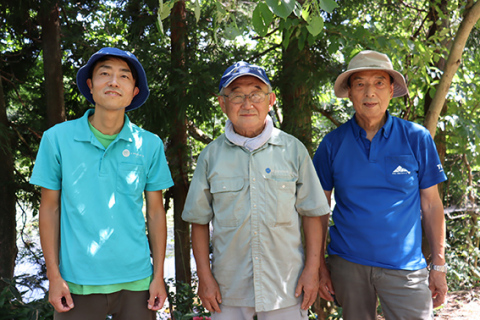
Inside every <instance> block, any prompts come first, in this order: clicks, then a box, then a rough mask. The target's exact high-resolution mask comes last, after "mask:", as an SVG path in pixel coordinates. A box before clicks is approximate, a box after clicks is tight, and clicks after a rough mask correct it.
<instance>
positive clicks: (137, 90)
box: [133, 87, 140, 97]
mask: <svg viewBox="0 0 480 320" xmlns="http://www.w3.org/2000/svg"><path fill="white" fill-rule="evenodd" d="M139 92H140V89H138V87H135V89H134V90H133V96H134V97H135V96H136V95H137V94H138V93H139Z"/></svg>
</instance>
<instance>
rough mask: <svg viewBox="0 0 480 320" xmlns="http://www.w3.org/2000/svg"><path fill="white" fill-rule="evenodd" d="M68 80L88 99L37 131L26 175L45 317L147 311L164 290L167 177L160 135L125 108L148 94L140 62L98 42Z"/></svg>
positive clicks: (76, 319)
mask: <svg viewBox="0 0 480 320" xmlns="http://www.w3.org/2000/svg"><path fill="white" fill-rule="evenodd" d="M77 85H78V87H79V90H80V92H81V93H82V94H83V95H84V96H85V97H86V99H87V100H88V101H89V102H91V103H92V104H94V105H95V109H90V110H88V111H87V112H86V113H85V115H84V116H83V117H82V118H79V119H76V120H72V121H67V122H64V123H61V124H57V125H56V126H54V127H53V128H51V129H49V130H47V131H46V132H45V133H44V135H43V137H42V141H41V143H40V148H39V151H38V154H37V160H36V163H35V167H34V170H33V174H32V177H31V180H30V183H32V184H36V185H38V186H40V187H42V198H41V204H40V212H39V219H40V240H41V243H42V249H43V253H44V256H45V263H46V266H47V276H48V279H49V285H50V287H49V301H50V303H51V304H52V305H53V306H54V308H55V316H54V318H55V319H60V320H62V319H68V320H72V319H73V320H80V319H89V320H90V319H99V320H104V319H105V318H106V317H107V315H112V316H113V319H125V320H126V319H155V313H156V310H159V309H160V308H161V307H162V306H163V303H164V301H165V299H166V296H167V293H166V290H165V285H164V280H163V264H164V259H165V247H166V218H165V210H164V206H163V196H162V190H163V189H166V188H169V187H171V186H172V185H173V181H172V178H171V175H170V171H169V168H168V164H167V162H166V158H165V154H164V149H163V143H162V141H161V139H160V138H159V137H158V136H156V135H155V134H153V133H150V132H148V131H146V130H143V129H141V128H139V127H137V126H136V125H134V124H133V123H131V122H130V120H129V118H128V117H127V116H126V114H125V112H126V111H130V110H133V109H136V108H138V107H140V106H141V105H142V104H143V103H144V102H145V101H146V99H147V97H148V95H149V89H148V84H147V78H146V74H145V71H144V69H143V67H142V65H141V64H140V62H139V61H138V60H137V58H136V57H135V56H134V55H133V54H131V53H130V52H125V51H122V50H119V49H116V48H103V49H101V50H99V51H98V52H97V53H95V54H94V55H92V57H91V58H90V59H89V61H88V63H87V64H86V65H85V66H84V67H82V68H81V69H80V70H79V71H78V74H77ZM144 194H145V199H146V220H147V227H148V236H147V234H146V233H145V216H144V214H143V196H144ZM152 258H153V259H152ZM152 262H153V266H152Z"/></svg>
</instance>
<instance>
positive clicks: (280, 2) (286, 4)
mask: <svg viewBox="0 0 480 320" xmlns="http://www.w3.org/2000/svg"><path fill="white" fill-rule="evenodd" d="M265 2H266V3H267V5H268V7H269V8H270V10H272V12H273V13H274V14H276V15H277V16H279V17H280V18H283V19H287V17H288V16H289V15H290V14H291V13H292V12H293V9H295V3H296V1H295V0H266V1H265Z"/></svg>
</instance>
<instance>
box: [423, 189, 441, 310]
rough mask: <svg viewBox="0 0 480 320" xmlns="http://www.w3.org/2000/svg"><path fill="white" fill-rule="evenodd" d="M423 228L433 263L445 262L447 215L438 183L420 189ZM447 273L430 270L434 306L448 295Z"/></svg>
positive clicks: (437, 305) (439, 304)
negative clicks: (444, 211) (445, 214)
mask: <svg viewBox="0 0 480 320" xmlns="http://www.w3.org/2000/svg"><path fill="white" fill-rule="evenodd" d="M420 200H421V206H422V216H423V218H422V219H423V228H424V230H425V234H426V236H427V239H428V242H429V244H430V250H431V252H432V263H433V264H435V265H440V266H443V265H444V264H445V216H444V213H443V204H442V200H441V199H440V196H439V194H438V188H437V185H434V186H432V187H430V188H427V189H420ZM446 277H447V275H446V273H444V272H439V271H435V270H431V271H430V277H429V287H430V290H431V291H432V298H433V307H434V308H436V307H439V306H441V305H442V304H443V303H444V302H445V299H446V295H447V290H448V287H447V279H446Z"/></svg>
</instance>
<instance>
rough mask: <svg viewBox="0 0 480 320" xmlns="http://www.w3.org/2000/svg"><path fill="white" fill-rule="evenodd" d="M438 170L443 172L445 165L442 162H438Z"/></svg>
mask: <svg viewBox="0 0 480 320" xmlns="http://www.w3.org/2000/svg"><path fill="white" fill-rule="evenodd" d="M437 168H438V172H443V166H442V165H441V164H437Z"/></svg>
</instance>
